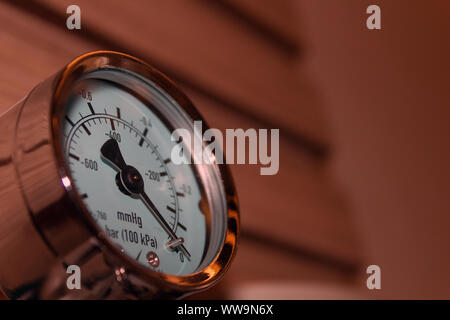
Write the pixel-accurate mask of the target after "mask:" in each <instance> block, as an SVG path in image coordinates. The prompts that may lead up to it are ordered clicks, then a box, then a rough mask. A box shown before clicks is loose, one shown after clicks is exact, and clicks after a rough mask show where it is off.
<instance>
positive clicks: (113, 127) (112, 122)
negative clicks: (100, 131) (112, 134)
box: [109, 118, 116, 131]
mask: <svg viewBox="0 0 450 320" xmlns="http://www.w3.org/2000/svg"><path fill="white" fill-rule="evenodd" d="M109 120H110V122H111V129H113V130H114V131H115V130H116V127H115V125H114V120H113V119H112V118H109Z"/></svg>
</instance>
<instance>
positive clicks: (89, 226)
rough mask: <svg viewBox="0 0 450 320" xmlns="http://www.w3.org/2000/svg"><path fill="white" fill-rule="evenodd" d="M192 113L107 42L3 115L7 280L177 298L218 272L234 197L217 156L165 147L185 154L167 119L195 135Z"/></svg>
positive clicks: (232, 240) (12, 287)
mask: <svg viewBox="0 0 450 320" xmlns="http://www.w3.org/2000/svg"><path fill="white" fill-rule="evenodd" d="M194 121H203V128H204V130H206V129H207V127H206V125H205V124H204V120H203V119H202V118H201V116H200V115H199V114H198V112H197V111H196V109H195V108H194V106H193V105H192V103H191V102H190V101H189V99H188V98H187V97H186V96H185V95H184V94H183V93H182V92H181V91H180V90H179V89H177V87H176V86H175V85H174V83H173V82H172V81H170V80H169V79H168V78H167V77H165V76H164V75H163V74H161V73H160V72H158V71H157V70H155V69H154V68H152V67H151V66H149V65H148V64H146V63H145V62H143V61H141V60H139V59H136V58H134V57H131V56H129V55H125V54H121V53H117V52H109V51H101V52H93V53H89V54H86V55H83V56H81V57H79V58H77V59H76V60H74V61H72V62H71V63H69V64H68V65H67V66H66V67H65V68H64V69H63V70H62V71H61V72H59V73H57V74H56V75H54V76H53V77H51V78H49V79H47V80H46V81H44V82H43V83H41V84H39V85H38V86H37V87H36V88H35V89H33V91H32V92H31V93H30V94H29V95H28V96H27V97H26V98H25V99H24V100H22V101H21V102H19V103H18V104H17V105H16V106H14V107H12V108H11V109H10V110H9V111H8V112H7V113H5V114H4V115H2V117H1V118H0V122H1V123H2V126H1V127H2V130H3V131H4V134H3V136H4V137H5V138H7V139H8V140H7V141H8V144H7V145H5V147H4V148H3V149H2V151H1V152H2V154H1V155H0V156H3V158H4V159H6V160H5V161H1V160H0V178H1V180H2V185H0V187H1V189H0V201H1V206H2V208H4V209H2V210H1V213H0V218H3V219H5V220H4V221H9V219H11V224H10V225H8V223H2V224H1V226H0V239H6V240H7V241H0V261H1V263H2V264H1V268H0V286H1V288H2V290H3V291H4V293H5V294H6V295H7V296H9V297H11V298H23V297H33V298H62V297H64V298H67V297H69V298H103V297H114V298H161V297H170V298H179V297H183V296H185V295H187V294H190V293H193V292H196V291H198V290H202V289H206V288H208V287H209V286H211V285H213V284H215V283H216V282H217V281H218V280H219V279H220V278H221V277H222V276H223V274H224V273H225V271H226V270H227V269H228V267H229V265H230V263H231V260H232V257H233V256H234V254H235V251H236V245H237V238H238V231H239V214H238V208H237V197H236V193H235V190H234V186H233V183H232V179H231V176H230V174H229V173H228V170H227V168H226V166H225V165H220V164H216V163H214V162H213V163H212V164H191V163H193V162H192V161H186V162H185V164H179V163H175V162H174V161H173V160H172V154H173V152H174V150H177V149H176V146H177V144H183V147H184V149H185V150H188V151H190V152H187V153H186V155H184V156H185V157H193V150H192V146H191V145H190V144H188V143H186V142H183V140H182V137H178V136H177V135H176V130H177V129H184V130H187V132H189V133H191V135H192V139H193V140H197V141H200V143H205V142H203V141H202V132H197V131H196V130H194ZM5 141H6V140H5ZM212 156H213V155H212ZM187 160H190V159H187ZM4 181H5V182H4ZM5 264H6V268H5ZM16 264H17V265H16ZM19 264H20V265H19ZM69 267H70V268H72V269H71V270H74V272H75V271H77V270H78V271H79V275H80V279H81V280H80V281H81V289H79V288H71V286H70V283H69V282H68V280H67V277H68V276H70V275H71V272H70V270H69V271H68V270H67V268H69ZM70 268H69V269H70ZM77 268H79V269H77Z"/></svg>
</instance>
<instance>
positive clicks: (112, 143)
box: [100, 139, 127, 171]
mask: <svg viewBox="0 0 450 320" xmlns="http://www.w3.org/2000/svg"><path fill="white" fill-rule="evenodd" d="M100 154H101V155H102V157H103V158H105V159H106V160H108V162H110V163H111V164H113V165H114V167H115V168H116V169H117V170H119V171H122V170H123V169H125V167H126V166H127V165H126V163H125V160H124V159H123V156H122V152H120V148H119V144H118V143H117V141H116V140H115V139H109V140H108V141H106V142H105V143H104V144H103V146H102V147H101V148H100Z"/></svg>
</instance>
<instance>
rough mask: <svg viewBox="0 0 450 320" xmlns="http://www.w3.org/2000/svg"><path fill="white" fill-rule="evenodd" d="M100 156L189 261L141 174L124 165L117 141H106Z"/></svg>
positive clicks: (181, 241)
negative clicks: (147, 190)
mask: <svg viewBox="0 0 450 320" xmlns="http://www.w3.org/2000/svg"><path fill="white" fill-rule="evenodd" d="M100 154H101V156H102V158H103V159H105V160H106V161H107V162H108V163H110V164H111V165H112V166H113V167H114V168H115V169H116V170H117V171H119V176H120V181H121V182H122V185H123V187H124V188H125V189H126V191H127V192H128V193H130V194H131V195H134V196H138V197H139V198H140V199H141V201H142V202H143V203H144V204H145V206H146V207H147V209H148V210H149V211H150V212H151V213H152V215H153V217H154V218H155V219H156V221H158V223H159V224H160V225H161V227H162V228H163V229H164V231H165V232H166V233H167V234H168V235H169V237H170V238H171V241H170V242H176V243H181V244H179V245H178V246H177V247H179V248H180V250H181V252H183V254H184V255H185V256H186V258H187V259H188V260H189V259H190V257H191V255H190V254H189V252H188V251H187V249H186V247H185V246H184V245H183V244H182V243H183V238H178V237H177V235H176V234H175V233H174V232H173V230H172V229H171V228H170V226H169V224H168V223H167V221H166V220H165V219H164V218H163V216H162V215H161V213H160V212H159V210H158V209H157V208H156V206H155V205H154V203H153V202H152V201H151V200H150V198H149V197H148V195H147V193H146V192H145V190H144V180H143V179H142V176H141V174H140V173H139V171H138V170H137V169H136V168H135V167H133V166H130V165H127V164H126V162H125V160H124V158H123V155H122V152H121V151H120V147H119V144H118V143H117V141H116V140H115V139H109V140H107V141H106V142H105V143H104V144H103V145H102V147H101V148H100ZM170 242H169V243H170Z"/></svg>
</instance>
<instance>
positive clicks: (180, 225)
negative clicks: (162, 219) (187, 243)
mask: <svg viewBox="0 0 450 320" xmlns="http://www.w3.org/2000/svg"><path fill="white" fill-rule="evenodd" d="M178 226H179V227H180V228H181V229H183V230H184V231H186V230H187V228H186V227H185V226H184V225H182V224H181V223H179V222H178Z"/></svg>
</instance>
